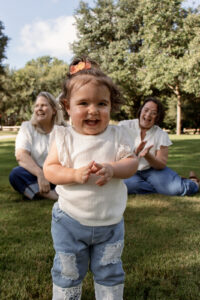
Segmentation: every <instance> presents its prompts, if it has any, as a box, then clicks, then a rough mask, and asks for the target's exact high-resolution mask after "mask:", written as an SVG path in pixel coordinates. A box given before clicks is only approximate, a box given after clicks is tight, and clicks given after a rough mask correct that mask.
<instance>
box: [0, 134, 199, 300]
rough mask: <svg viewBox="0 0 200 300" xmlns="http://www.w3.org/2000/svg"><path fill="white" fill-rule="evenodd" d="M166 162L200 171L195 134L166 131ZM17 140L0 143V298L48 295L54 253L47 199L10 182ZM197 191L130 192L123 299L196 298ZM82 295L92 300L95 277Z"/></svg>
mask: <svg viewBox="0 0 200 300" xmlns="http://www.w3.org/2000/svg"><path fill="white" fill-rule="evenodd" d="M170 137H171V139H172V140H173V146H172V147H170V152H169V164H168V165H169V166H170V167H172V168H174V169H175V170H176V171H178V172H179V173H180V174H182V175H183V176H187V175H188V172H189V170H191V169H193V170H194V171H196V172H197V174H199V175H200V160H199V158H200V147H199V146H200V137H199V136H181V137H176V136H170ZM15 165H16V162H15V158H14V139H13V140H12V139H10V140H5V141H0V195H1V197H0V299H1V300H11V299H12V300H32V299H38V300H44V299H45V300H50V299H51V288H52V283H51V273H50V271H51V266H52V261H53V257H54V250H53V247H52V240H51V234H50V223H51V209H52V205H53V202H52V201H51V200H47V199H46V200H44V199H43V200H42V199H40V200H37V201H27V200H24V199H23V197H22V196H20V195H18V194H17V193H16V192H15V191H13V189H12V188H11V187H10V185H9V182H8V175H9V172H10V170H11V169H12V168H13V167H14V166H15ZM199 214H200V194H199V193H198V194H196V195H195V196H193V197H167V196H163V195H145V196H144V195H137V196H130V197H129V201H128V205H127V209H126V212H125V226H126V238H125V248H124V253H123V262H124V270H125V272H126V282H125V292H124V300H165V299H166V300H198V299H200V251H199V249H200V231H199V227H200V217H199ZM82 300H94V292H93V283H92V276H91V274H88V275H87V277H86V278H85V280H84V285H83V296H82Z"/></svg>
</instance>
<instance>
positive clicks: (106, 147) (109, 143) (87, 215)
mask: <svg viewBox="0 0 200 300" xmlns="http://www.w3.org/2000/svg"><path fill="white" fill-rule="evenodd" d="M54 139H55V142H56V146H57V151H58V159H59V161H60V163H61V165H63V166H67V167H69V168H75V169H77V168H80V167H83V166H86V165H87V164H88V163H89V162H91V161H95V162H97V163H100V164H101V163H108V162H111V161H118V160H120V159H122V158H125V157H128V156H131V155H132V154H133V141H132V139H131V138H130V132H129V130H127V128H126V127H124V126H121V127H119V126H114V125H110V126H108V127H107V129H106V130H105V131H104V132H103V133H101V134H99V135H82V134H80V133H78V132H76V131H75V130H74V129H73V128H72V127H70V126H69V127H61V126H55V128H54V130H53V132H52V136H51V140H52V141H53V140H54ZM97 178H98V176H97V175H95V174H91V175H90V178H89V180H88V181H87V182H86V183H85V184H66V185H57V187H56V191H57V193H58V195H59V199H58V203H59V206H60V209H62V210H63V211H64V212H66V213H67V214H68V215H69V216H71V217H72V218H74V219H75V220H78V221H79V222H80V223H81V224H83V225H87V226H106V225H111V224H116V223H118V222H119V221H120V220H121V218H122V216H123V213H124V210H125V207H126V201H127V188H126V186H125V184H124V182H123V180H122V179H118V178H112V179H111V180H110V181H109V182H108V183H106V184H105V185H103V186H98V185H96V184H95V182H96V180H97Z"/></svg>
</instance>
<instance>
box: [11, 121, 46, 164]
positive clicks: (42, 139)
mask: <svg viewBox="0 0 200 300" xmlns="http://www.w3.org/2000/svg"><path fill="white" fill-rule="evenodd" d="M48 145H49V134H42V133H40V132H38V131H37V130H36V129H35V127H34V126H33V125H32V124H31V122H30V121H25V122H23V123H22V125H21V127H20V130H19V132H18V134H17V137H16V142H15V153H16V150H18V149H24V150H27V151H28V152H30V155H31V157H32V158H33V160H34V161H35V162H36V163H37V165H39V166H40V167H42V166H43V164H44V161H45V159H46V157H47V154H48Z"/></svg>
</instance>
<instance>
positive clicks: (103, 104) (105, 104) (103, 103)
mask: <svg viewBox="0 0 200 300" xmlns="http://www.w3.org/2000/svg"><path fill="white" fill-rule="evenodd" d="M107 105H108V104H107V103H106V102H99V106H107Z"/></svg>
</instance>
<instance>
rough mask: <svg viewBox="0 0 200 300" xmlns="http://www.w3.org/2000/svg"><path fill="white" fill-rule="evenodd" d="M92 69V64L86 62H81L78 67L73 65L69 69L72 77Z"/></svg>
mask: <svg viewBox="0 0 200 300" xmlns="http://www.w3.org/2000/svg"><path fill="white" fill-rule="evenodd" d="M87 69H91V63H90V62H88V61H87V62H84V61H80V62H79V63H78V64H77V65H72V66H71V67H70V69H69V73H70V75H72V74H76V73H77V72H79V71H82V70H87Z"/></svg>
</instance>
